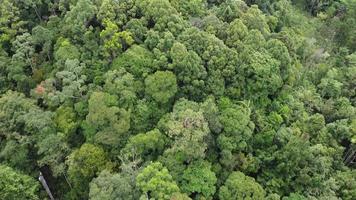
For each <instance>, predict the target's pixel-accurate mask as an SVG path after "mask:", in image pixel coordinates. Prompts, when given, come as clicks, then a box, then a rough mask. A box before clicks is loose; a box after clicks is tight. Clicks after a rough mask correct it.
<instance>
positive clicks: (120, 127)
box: [84, 92, 130, 146]
mask: <svg viewBox="0 0 356 200" xmlns="http://www.w3.org/2000/svg"><path fill="white" fill-rule="evenodd" d="M117 103H118V100H117V97H116V96H114V95H110V94H108V93H104V92H93V93H92V95H91V96H90V99H89V102H88V104H89V105H88V109H89V113H88V115H87V116H86V121H85V124H84V128H85V136H86V138H87V140H89V141H95V142H98V143H102V144H107V145H114V146H115V145H120V144H123V142H125V141H126V136H127V133H128V130H129V129H130V112H129V111H127V110H125V109H123V108H120V107H118V106H117Z"/></svg>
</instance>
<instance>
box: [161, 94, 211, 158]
mask: <svg viewBox="0 0 356 200" xmlns="http://www.w3.org/2000/svg"><path fill="white" fill-rule="evenodd" d="M158 127H160V129H161V130H162V132H163V133H165V134H166V135H167V136H168V138H170V139H171V140H172V143H171V144H172V145H171V148H169V149H167V150H166V151H168V152H171V153H178V152H180V153H183V155H185V157H186V160H187V161H188V162H189V161H191V160H193V159H196V158H204V157H205V150H206V149H207V144H206V142H205V141H206V138H207V137H208V135H209V134H210V130H209V127H208V123H207V122H206V120H205V119H204V115H203V113H202V111H200V110H199V107H198V105H197V104H194V102H189V101H186V100H185V101H184V100H181V101H180V102H178V103H176V104H175V106H174V108H173V112H172V113H169V114H168V115H166V116H165V117H163V118H162V119H161V120H160V122H159V124H158Z"/></svg>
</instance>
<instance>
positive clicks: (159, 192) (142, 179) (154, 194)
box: [136, 162, 179, 200]
mask: <svg viewBox="0 0 356 200" xmlns="http://www.w3.org/2000/svg"><path fill="white" fill-rule="evenodd" d="M136 184H137V187H138V188H140V190H141V191H142V192H143V195H142V196H141V198H142V199H143V198H154V199H159V200H165V199H167V200H169V199H170V198H171V196H172V194H173V193H175V192H179V188H178V186H177V184H176V183H175V182H174V180H173V178H172V176H171V175H170V174H169V172H168V170H167V168H165V167H164V166H163V165H162V164H161V163H159V162H155V163H151V164H149V165H148V166H147V167H145V168H144V169H143V170H142V172H140V173H139V174H138V175H137V178H136Z"/></svg>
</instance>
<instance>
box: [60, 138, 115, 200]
mask: <svg viewBox="0 0 356 200" xmlns="http://www.w3.org/2000/svg"><path fill="white" fill-rule="evenodd" d="M66 164H67V165H68V175H69V180H70V183H71V185H72V187H73V188H72V189H71V191H70V193H69V198H71V199H78V198H79V199H80V198H84V199H87V197H88V194H89V182H90V180H91V179H92V178H93V177H95V176H96V175H97V173H99V172H100V171H102V170H104V169H107V168H110V165H111V164H110V163H109V161H108V160H107V157H106V154H105V152H104V150H103V149H101V148H100V147H97V146H95V145H92V144H88V143H85V144H83V145H82V146H81V147H80V148H79V149H76V150H74V151H73V152H72V153H71V154H70V155H69V157H68V160H67V161H66Z"/></svg>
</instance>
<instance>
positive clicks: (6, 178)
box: [0, 165, 39, 200]
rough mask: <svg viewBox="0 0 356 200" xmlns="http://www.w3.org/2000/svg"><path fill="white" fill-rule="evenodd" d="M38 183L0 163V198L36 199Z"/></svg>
mask: <svg viewBox="0 0 356 200" xmlns="http://www.w3.org/2000/svg"><path fill="white" fill-rule="evenodd" d="M38 189H39V185H38V183H37V182H36V180H35V179H33V178H32V177H30V176H28V175H25V174H22V173H20V172H17V171H15V170H14V169H12V168H10V167H7V166H5V165H0V198H1V199H29V200H38V199H39V197H38V196H37V192H38Z"/></svg>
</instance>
